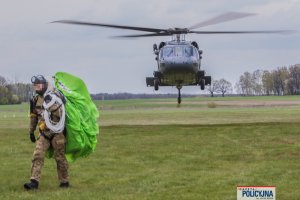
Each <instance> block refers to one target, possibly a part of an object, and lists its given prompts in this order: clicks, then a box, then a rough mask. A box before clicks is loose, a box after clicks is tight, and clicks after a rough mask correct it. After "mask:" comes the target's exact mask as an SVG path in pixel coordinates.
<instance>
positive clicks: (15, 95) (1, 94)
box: [0, 75, 33, 105]
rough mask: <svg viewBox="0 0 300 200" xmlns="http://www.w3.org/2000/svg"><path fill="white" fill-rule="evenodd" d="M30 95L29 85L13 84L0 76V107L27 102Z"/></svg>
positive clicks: (31, 91)
mask: <svg viewBox="0 0 300 200" xmlns="http://www.w3.org/2000/svg"><path fill="white" fill-rule="evenodd" d="M32 94H33V89H32V86H31V84H24V83H13V82H12V81H9V80H7V79H6V78H4V77H3V76H1V75H0V105H5V104H20V103H22V102H24V101H29V100H30V98H31V96H32Z"/></svg>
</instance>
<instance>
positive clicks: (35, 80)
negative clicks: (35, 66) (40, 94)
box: [31, 75, 47, 84]
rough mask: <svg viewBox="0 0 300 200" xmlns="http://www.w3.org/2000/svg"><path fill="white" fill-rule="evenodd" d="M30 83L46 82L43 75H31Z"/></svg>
mask: <svg viewBox="0 0 300 200" xmlns="http://www.w3.org/2000/svg"><path fill="white" fill-rule="evenodd" d="M31 83H33V84H44V83H47V80H46V79H45V77H44V76H43V75H37V76H33V77H31Z"/></svg>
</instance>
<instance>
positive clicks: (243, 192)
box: [237, 186, 276, 200]
mask: <svg viewBox="0 0 300 200" xmlns="http://www.w3.org/2000/svg"><path fill="white" fill-rule="evenodd" d="M275 199H276V187H275V186H238V187H237V200H275Z"/></svg>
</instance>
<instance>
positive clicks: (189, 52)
mask: <svg viewBox="0 0 300 200" xmlns="http://www.w3.org/2000/svg"><path fill="white" fill-rule="evenodd" d="M184 55H185V56H186V57H191V56H193V48H192V47H185V48H184Z"/></svg>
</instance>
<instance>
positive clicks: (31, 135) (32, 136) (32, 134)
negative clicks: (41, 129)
mask: <svg viewBox="0 0 300 200" xmlns="http://www.w3.org/2000/svg"><path fill="white" fill-rule="evenodd" d="M30 140H31V142H33V143H35V141H36V139H35V136H34V133H30Z"/></svg>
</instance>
